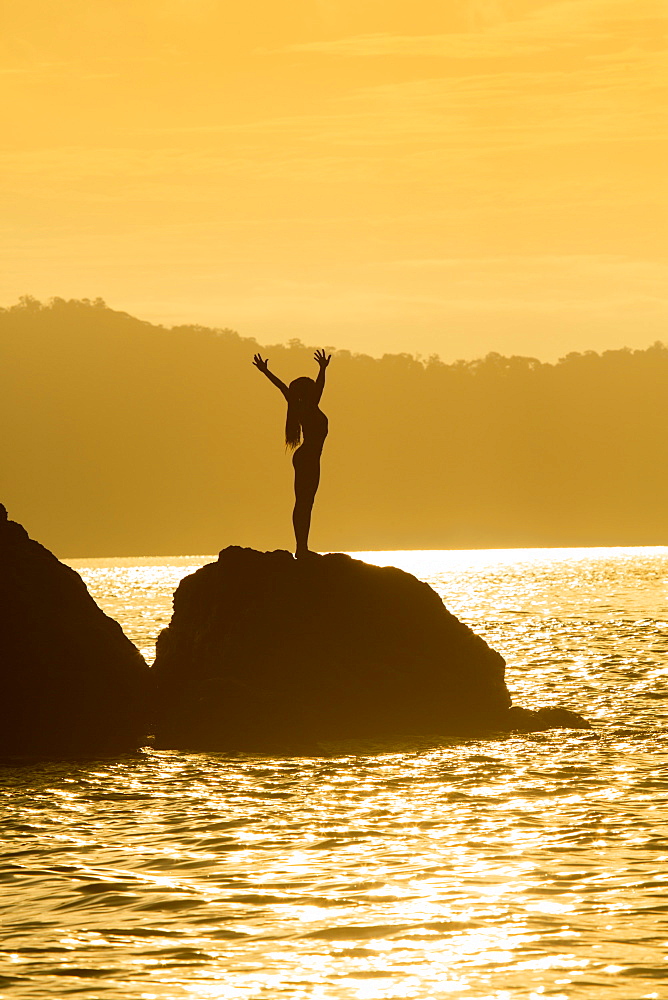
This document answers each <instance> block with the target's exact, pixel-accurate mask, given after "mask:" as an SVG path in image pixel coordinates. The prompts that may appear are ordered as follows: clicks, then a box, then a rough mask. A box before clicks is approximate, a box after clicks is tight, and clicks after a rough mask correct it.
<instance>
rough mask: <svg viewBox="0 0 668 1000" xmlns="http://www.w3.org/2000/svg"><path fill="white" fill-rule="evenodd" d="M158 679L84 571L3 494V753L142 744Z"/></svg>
mask: <svg viewBox="0 0 668 1000" xmlns="http://www.w3.org/2000/svg"><path fill="white" fill-rule="evenodd" d="M149 681H150V675H149V670H148V667H147V666H146V663H145V662H144V660H143V658H142V657H141V655H140V654H139V652H138V650H137V649H136V648H135V646H133V644H132V643H131V642H130V640H129V639H128V638H126V636H125V635H124V634H123V631H122V629H121V627H120V625H119V624H118V623H117V622H115V621H114V620H113V619H112V618H109V617H108V616H107V615H105V614H104V612H102V611H101V610H100V608H98V606H97V604H96V603H95V601H94V600H93V598H92V597H91V596H90V594H89V593H88V590H87V589H86V585H85V584H84V582H83V580H82V579H81V577H80V576H79V574H78V573H75V571H74V570H73V569H70V568H69V567H68V566H65V565H64V564H63V563H61V562H59V560H58V559H56V557H55V556H54V555H53V554H52V553H51V552H49V551H48V549H45V548H44V547H43V546H42V545H40V544H39V543H38V542H35V541H33V540H32V539H30V538H29V537H28V534H27V532H26V531H25V529H24V528H23V527H22V526H21V525H20V524H17V523H15V522H14V521H9V520H7V512H6V510H5V508H4V507H3V506H2V505H1V504H0V683H1V684H2V699H1V701H0V753H3V754H40V755H44V754H81V753H86V754H87V753H98V752H104V753H106V752H117V751H122V750H131V749H134V748H136V747H138V746H141V744H142V743H143V742H145V734H146V730H147V724H146V717H147V707H148V701H147V696H148V684H149Z"/></svg>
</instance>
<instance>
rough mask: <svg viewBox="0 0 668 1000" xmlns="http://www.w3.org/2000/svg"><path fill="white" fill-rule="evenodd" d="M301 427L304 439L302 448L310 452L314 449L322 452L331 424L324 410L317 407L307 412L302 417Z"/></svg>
mask: <svg viewBox="0 0 668 1000" xmlns="http://www.w3.org/2000/svg"><path fill="white" fill-rule="evenodd" d="M301 425H302V437H303V439H304V440H303V444H302V446H301V447H302V448H304V449H306V450H308V451H311V450H312V449H313V450H318V451H321V450H322V446H323V444H324V443H325V438H326V437H327V431H328V428H329V422H328V420H327V417H326V416H325V414H324V413H323V412H322V410H321V409H319V408H318V407H317V406H316V407H314V408H313V409H308V410H306V411H305V412H304V413H303V414H302V416H301ZM300 450H301V449H300Z"/></svg>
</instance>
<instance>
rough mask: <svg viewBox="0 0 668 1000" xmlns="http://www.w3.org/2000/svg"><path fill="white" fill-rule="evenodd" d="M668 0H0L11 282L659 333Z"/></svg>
mask: <svg viewBox="0 0 668 1000" xmlns="http://www.w3.org/2000/svg"><path fill="white" fill-rule="evenodd" d="M667 23H668V6H667V5H666V3H665V2H664V0H560V2H542V0H471V2H466V0H456V2H455V0H450V2H448V0H440V2H434V0H431V2H427V0H410V2H408V0H340V2H339V0H289V2H288V3H284V2H281V3H279V2H278V0H244V2H242V3H234V4H233V3H231V2H230V0H227V2H222V0H92V2H91V0H59V2H58V3H57V4H54V3H53V2H52V0H21V3H18V2H17V3H8V4H5V9H4V26H3V32H2V35H3V41H2V46H3V48H2V56H3V58H2V81H3V89H4V92H5V95H7V94H9V95H10V96H9V100H5V101H4V102H2V110H1V111H0V114H1V116H2V122H1V130H2V137H3V140H4V142H3V152H2V153H1V154H0V155H1V156H2V172H1V180H0V186H1V189H2V195H1V197H2V214H1V220H2V221H1V222H0V225H1V226H2V231H3V240H2V260H1V261H0V265H1V268H0V304H2V305H9V304H11V303H13V302H14V301H15V300H16V299H17V297H18V296H19V295H21V294H25V293H28V294H32V295H35V296H37V297H38V298H47V297H49V296H52V295H60V296H64V297H67V298H69V297H90V298H94V297H96V296H98V295H99V296H102V297H103V298H104V299H106V301H107V302H108V303H109V305H111V306H113V307H114V308H117V309H124V310H127V311H129V312H132V313H134V314H136V315H139V316H141V317H143V318H146V319H151V320H154V321H160V322H166V323H168V324H171V323H177V322H201V323H205V324H210V325H222V326H231V327H233V328H235V329H237V330H238V331H239V332H240V333H241V334H243V335H248V336H255V337H257V338H258V339H259V340H260V341H261V342H264V343H271V342H275V341H278V340H287V339H288V338H289V337H295V336H296V337H301V338H302V339H303V340H305V341H307V342H309V343H316V342H317V343H326V344H332V345H336V346H339V347H347V348H349V349H352V350H358V351H367V352H369V353H373V354H382V353H384V352H386V351H392V352H394V351H411V352H421V353H422V354H425V355H426V354H430V353H433V352H437V353H440V354H441V356H442V357H443V358H444V360H451V359H454V358H456V357H468V358H470V357H476V356H479V355H481V354H484V353H487V352H488V351H490V350H497V351H500V352H502V353H522V354H532V355H536V356H538V357H541V358H547V359H550V358H554V357H557V356H559V355H560V354H563V353H565V352H567V351H570V350H584V349H587V348H593V349H596V350H601V349H604V348H606V347H619V346H622V345H629V346H646V345H647V344H649V343H651V342H652V341H653V340H656V339H665V338H666V329H667V324H666V319H667V318H668V293H667V292H666V289H667V288H668V282H667V281H666V277H667V272H668V268H667V267H666V256H667V254H666V250H667V248H666V235H667V232H668V227H667V226H666V214H665V207H666V200H667V198H666V196H667V193H668V182H667V181H666V163H667V162H668V157H667V156H666V124H667V118H666V107H667V103H666V94H665V84H666V70H667V66H668V61H667V59H666V49H667V47H668V44H667V42H666V30H665V29H666V24H667Z"/></svg>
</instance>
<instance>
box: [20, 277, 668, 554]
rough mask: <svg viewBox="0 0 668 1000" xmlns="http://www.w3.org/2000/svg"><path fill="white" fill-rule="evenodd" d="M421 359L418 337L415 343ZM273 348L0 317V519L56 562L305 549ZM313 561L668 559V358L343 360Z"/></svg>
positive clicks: (308, 350)
mask: <svg viewBox="0 0 668 1000" xmlns="http://www.w3.org/2000/svg"><path fill="white" fill-rule="evenodd" d="M407 339H408V338H407ZM320 346H324V345H320V344H314V345H312V346H305V345H303V344H301V343H300V342H299V341H293V342H291V343H290V344H289V345H272V346H268V347H265V346H264V345H263V346H262V347H260V346H259V345H258V344H257V342H256V341H255V340H252V339H250V338H243V337H240V336H239V335H238V334H237V333H234V332H233V331H231V330H211V329H207V328H205V327H201V326H178V327H172V328H171V329H169V328H165V327H162V326H154V325H152V324H151V323H146V322H142V321H140V320H138V319H135V318H134V317H132V316H129V315H127V314H126V313H122V312H117V311H115V310H113V309H110V308H108V307H107V306H106V305H105V304H104V302H102V301H101V300H99V299H98V300H96V301H94V302H90V301H88V300H83V301H64V300H62V299H54V300H52V301H51V302H49V303H48V304H41V303H39V302H37V301H36V300H34V299H31V298H29V297H26V298H24V299H22V300H21V301H20V302H19V304H18V305H16V306H12V307H11V308H8V309H2V310H0V420H1V424H0V426H1V427H2V432H3V433H2V439H1V442H0V500H2V501H3V502H4V503H5V504H6V506H7V508H8V510H9V514H10V517H13V518H15V519H17V520H19V521H21V522H22V523H24V524H25V525H26V527H27V528H28V529H29V531H30V532H31V534H32V535H33V537H35V538H38V539H39V540H40V541H41V542H43V543H44V544H45V545H47V546H48V547H49V548H51V549H53V550H55V551H56V552H57V553H58V554H59V555H60V556H69V557H75V556H95V555H160V554H165V555H166V554H179V553H183V554H185V553H213V552H216V551H218V550H219V549H221V548H223V547H224V546H226V545H229V544H240V545H252V546H254V547H255V548H278V547H287V548H290V547H291V546H292V536H291V522H290V515H291V506H292V469H291V465H290V459H289V456H288V455H287V454H286V453H285V449H284V445H283V429H284V419H285V405H284V401H283V399H282V397H281V396H280V394H279V393H278V392H277V391H276V390H275V389H273V387H272V386H271V385H270V384H269V383H268V382H267V381H266V380H265V379H264V378H263V377H262V376H261V375H260V374H259V372H257V371H256V370H255V369H254V368H253V367H252V365H251V360H252V356H253V353H254V352H255V351H257V350H260V351H261V352H262V353H263V354H265V355H268V356H269V359H270V365H271V368H272V370H274V371H276V372H277V373H278V374H279V375H280V376H281V377H282V378H283V379H285V380H286V381H289V380H291V379H293V378H295V377H297V376H298V375H303V374H311V375H313V376H315V374H316V371H317V369H316V365H315V363H314V362H313V360H312V356H313V350H314V348H315V347H320ZM322 406H323V409H324V410H325V412H326V413H327V414H328V416H329V420H330V436H329V438H328V440H327V443H326V445H325V451H324V455H323V476H322V482H321V489H320V493H319V494H318V497H317V499H316V506H315V511H314V520H313V529H312V534H311V542H312V546H313V547H314V548H317V549H320V550H331V549H344V550H346V549H347V550H355V549H393V548H475V547H485V548H487V547H506V546H561V545H564V546H569V545H651V544H663V543H666V541H667V540H668V505H667V504H666V496H667V495H668V471H667V469H668V463H667V461H666V457H667V456H666V429H667V427H668V348H667V347H666V346H665V345H663V344H654V345H653V346H651V347H648V348H647V349H646V350H642V351H638V350H634V351H632V350H618V351H606V352H604V353H603V354H601V355H599V354H596V353H594V352H592V351H588V352H586V353H584V354H569V355H568V356H567V357H565V358H563V359H561V360H560V361H559V362H558V363H557V364H546V363H541V362H539V361H537V360H536V359H535V358H524V357H511V358H505V357H501V356H500V355H498V354H490V355H488V356H487V357H486V358H484V359H482V360H477V361H458V362H456V363H455V364H444V363H442V362H441V361H440V360H439V359H438V358H436V357H434V358H430V359H428V360H426V361H425V360H419V359H416V358H414V357H412V356H411V355H409V354H399V355H385V356H384V357H383V358H380V359H376V358H371V357H368V356H366V355H356V354H351V353H349V352H347V351H336V352H335V354H334V358H333V360H332V363H331V365H330V367H329V369H328V384H327V388H326V390H325V395H324V397H323V402H322Z"/></svg>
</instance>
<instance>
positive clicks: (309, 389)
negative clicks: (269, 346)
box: [253, 351, 332, 559]
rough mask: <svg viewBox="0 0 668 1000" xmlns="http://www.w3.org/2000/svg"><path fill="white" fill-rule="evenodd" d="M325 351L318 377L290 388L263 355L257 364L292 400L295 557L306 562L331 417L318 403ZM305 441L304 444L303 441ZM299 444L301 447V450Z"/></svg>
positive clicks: (288, 438) (289, 441) (289, 432)
mask: <svg viewBox="0 0 668 1000" xmlns="http://www.w3.org/2000/svg"><path fill="white" fill-rule="evenodd" d="M331 357H332V356H331V354H330V355H329V356H327V355H326V354H325V352H324V351H316V352H315V355H314V358H315V360H316V361H317V362H318V365H319V366H320V371H319V372H318V377H317V379H316V380H315V382H314V381H313V379H312V378H308V377H307V376H303V377H302V378H296V379H295V380H294V381H293V382H291V383H290V385H286V384H285V383H284V382H281V380H280V378H277V377H276V375H274V374H273V372H270V371H269V358H267V359H266V360H265V361H263V360H262V358H261V357H260V355H259V354H256V355H255V356H254V358H253V364H254V365H255V367H256V368H258V369H259V370H260V371H261V372H262V373H263V374H264V375H266V376H267V378H268V379H269V381H270V382H273V383H274V385H275V386H276V387H277V388H279V389H280V390H281V392H282V393H283V395H284V396H285V398H286V399H287V401H288V416H287V419H286V421H285V443H286V445H287V446H288V448H293V449H294V448H296V449H297V450H296V451H295V453H294V455H293V456H292V464H293V466H294V469H295V509H294V511H293V513H292V523H293V525H294V529H295V542H296V544H297V548H296V551H295V555H296V557H297V559H302V558H303V557H304V556H306V555H308V551H309V548H308V533H309V528H310V527H311V511H312V510H313V501H314V500H315V494H316V491H317V489H318V483H319V482H320V455H321V454H322V446H323V445H324V443H325V438H326V437H327V417H326V416H325V414H324V413H323V412H322V410H321V409H320V408H319V406H318V403H319V402H320V397H321V396H322V390H323V389H324V388H325V369H326V368H327V365H328V364H329V362H330V360H331ZM302 437H303V442H302V444H301V445H300V444H299V443H300V441H301V440H302ZM298 445H299V447H298Z"/></svg>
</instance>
